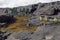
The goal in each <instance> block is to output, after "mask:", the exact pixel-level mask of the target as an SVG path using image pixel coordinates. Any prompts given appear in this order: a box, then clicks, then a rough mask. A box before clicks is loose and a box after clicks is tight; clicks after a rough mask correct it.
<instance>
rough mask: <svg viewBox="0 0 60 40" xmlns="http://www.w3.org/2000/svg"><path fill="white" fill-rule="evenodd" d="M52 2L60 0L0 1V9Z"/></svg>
mask: <svg viewBox="0 0 60 40" xmlns="http://www.w3.org/2000/svg"><path fill="white" fill-rule="evenodd" d="M52 1H60V0H0V8H5V7H17V6H25V5H30V4H35V3H39V2H42V3H46V2H52Z"/></svg>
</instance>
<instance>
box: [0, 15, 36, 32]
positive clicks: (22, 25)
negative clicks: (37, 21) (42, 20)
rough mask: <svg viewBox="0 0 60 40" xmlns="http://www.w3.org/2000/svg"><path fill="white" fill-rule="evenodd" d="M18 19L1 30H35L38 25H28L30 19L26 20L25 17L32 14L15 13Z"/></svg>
mask: <svg viewBox="0 0 60 40" xmlns="http://www.w3.org/2000/svg"><path fill="white" fill-rule="evenodd" d="M14 17H15V18H16V19H17V20H16V22H15V23H13V24H10V25H8V27H7V28H1V30H12V31H15V32H18V31H21V30H29V31H34V30H35V29H36V28H37V26H33V27H27V26H26V24H27V23H28V21H24V20H23V19H24V18H29V17H31V15H24V16H23V15H20V16H18V15H15V16H14Z"/></svg>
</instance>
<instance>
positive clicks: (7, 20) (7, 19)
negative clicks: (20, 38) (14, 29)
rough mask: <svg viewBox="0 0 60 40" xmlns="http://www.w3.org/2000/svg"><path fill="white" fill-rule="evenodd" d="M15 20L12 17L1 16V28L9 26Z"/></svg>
mask: <svg viewBox="0 0 60 40" xmlns="http://www.w3.org/2000/svg"><path fill="white" fill-rule="evenodd" d="M15 20H16V19H15V18H14V17H13V16H12V15H1V16H0V27H5V26H8V25H9V24H11V23H14V22H15Z"/></svg>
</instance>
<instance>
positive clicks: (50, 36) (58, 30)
mask: <svg viewBox="0 0 60 40" xmlns="http://www.w3.org/2000/svg"><path fill="white" fill-rule="evenodd" d="M23 8H29V9H30V12H31V13H32V17H31V18H27V19H24V20H25V21H29V23H27V26H33V25H39V27H38V28H37V29H36V30H35V31H34V32H30V31H28V30H23V31H20V32H17V33H12V34H11V35H10V36H9V37H8V38H7V39H6V40H60V25H59V24H60V22H59V23H58V25H57V23H54V24H53V23H52V24H51V25H43V26H40V21H39V20H37V19H38V18H39V17H40V16H41V15H47V16H54V17H58V18H60V2H51V3H39V4H35V5H30V6H27V7H23ZM18 9H19V8H17V10H18ZM3 10H5V9H3ZM9 10H12V11H16V8H15V9H14V10H13V9H10V8H9ZM0 11H1V9H0ZM18 11H19V10H18ZM25 12H26V11H25ZM25 12H24V13H25ZM27 12H28V11H27ZM27 12H26V13H27ZM9 13H10V12H9ZM12 13H14V12H12ZM19 13H20V12H19ZM2 19H3V20H2ZM9 20H13V17H11V16H0V22H1V23H2V24H1V25H3V24H4V23H10V22H12V21H9ZM6 34H9V33H5V34H4V33H1V32H0V36H1V37H0V39H1V40H5V39H4V38H5V37H6Z"/></svg>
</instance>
